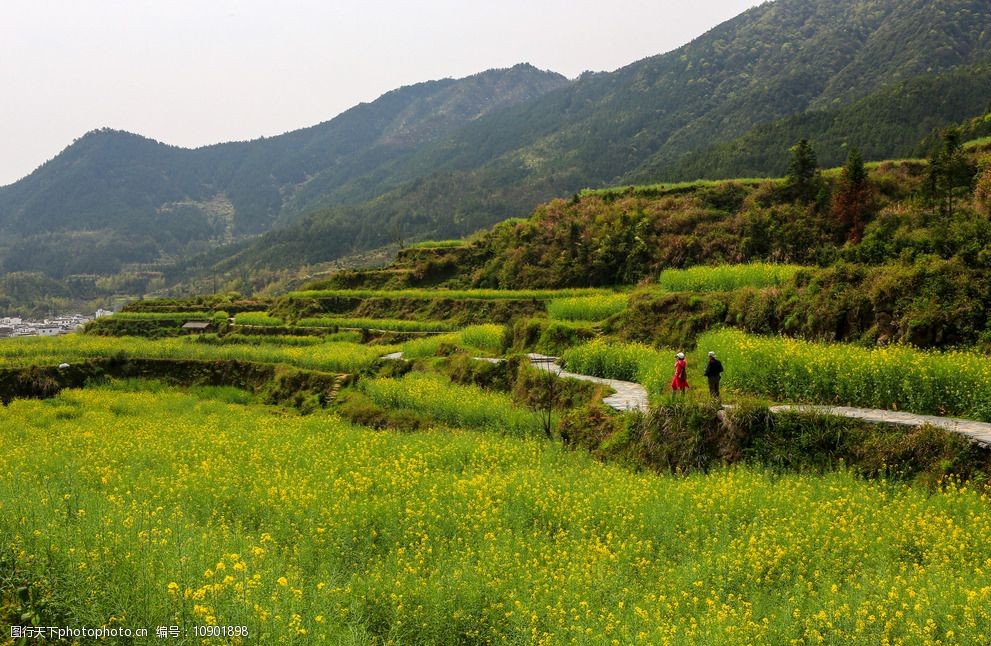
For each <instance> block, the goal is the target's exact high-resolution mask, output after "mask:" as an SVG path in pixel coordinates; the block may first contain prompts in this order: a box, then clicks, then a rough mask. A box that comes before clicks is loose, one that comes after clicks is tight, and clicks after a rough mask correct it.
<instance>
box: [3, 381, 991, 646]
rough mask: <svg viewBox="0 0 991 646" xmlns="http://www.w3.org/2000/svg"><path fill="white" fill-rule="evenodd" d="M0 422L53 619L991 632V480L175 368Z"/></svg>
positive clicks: (302, 632)
mask: <svg viewBox="0 0 991 646" xmlns="http://www.w3.org/2000/svg"><path fill="white" fill-rule="evenodd" d="M0 428H2V429H3V432H2V433H0V564H2V567H3V575H4V579H3V580H4V582H5V583H4V585H17V586H20V585H28V586H30V590H31V595H32V596H31V598H32V599H34V600H37V602H38V607H37V610H38V611H39V612H40V613H41V615H40V616H41V620H42V621H43V622H53V623H58V622H71V623H72V624H75V625H86V626H92V627H98V626H107V625H118V626H121V625H122V626H157V625H166V626H167V625H173V624H174V625H183V626H187V627H191V626H193V625H211V624H216V625H218V626H245V627H247V631H248V637H247V638H242V637H232V638H230V639H229V640H227V641H230V642H232V643H248V642H250V643H262V644H270V643H298V644H302V643H318V642H328V643H334V644H336V643H386V644H447V643H478V644H501V643H517V644H523V643H525V644H565V643H579V644H600V643H601V644H652V645H653V644H695V643H710V644H716V643H718V644H748V643H768V644H788V643H825V642H828V643H840V642H851V643H878V644H880V643H889V644H899V643H902V644H925V643H931V644H940V643H941V644H978V643H988V641H989V639H991V541H988V536H991V506H989V503H991V500H989V499H988V497H987V496H986V495H984V494H982V493H979V492H977V491H973V490H970V489H968V488H965V487H962V486H959V485H956V486H955V485H952V484H950V485H947V486H945V487H944V488H943V489H941V490H940V491H937V492H935V493H930V492H926V491H921V490H918V489H914V488H912V487H909V486H905V485H902V484H894V483H889V482H885V481H873V482H865V481H862V480H858V479H857V478H855V477H853V476H852V475H849V474H846V473H842V472H840V473H834V474H829V475H825V476H811V475H772V474H766V473H763V472H760V471H754V470H749V469H732V470H723V471H718V472H714V473H711V474H708V475H703V474H698V475H692V476H688V477H677V476H662V475H653V474H644V473H633V472H631V471H628V470H625V469H623V468H620V467H617V466H610V465H604V464H601V463H598V462H596V461H594V460H592V459H591V458H589V457H588V456H587V455H585V454H582V453H574V452H571V451H568V450H565V449H563V448H561V447H560V446H559V445H556V444H553V443H549V442H545V441H540V440H534V439H525V438H523V439H521V438H513V437H509V436H506V435H499V434H493V433H473V432H462V431H450V430H436V431H428V432H423V433H415V434H401V433H387V432H373V431H370V430H368V429H364V428H356V427H353V426H350V425H348V424H346V423H344V422H342V421H341V420H340V419H338V418H337V417H335V416H333V415H331V414H328V413H316V414H314V415H309V416H299V415H296V414H294V413H289V412H286V411H283V410H280V409H275V408H267V407H262V406H244V405H236V404H229V403H224V402H221V401H217V400H211V399H208V398H204V397H197V396H194V395H191V394H187V393H183V392H180V391H175V390H168V389H165V390H160V391H159V392H156V393H148V392H140V391H138V392H125V391H124V390H120V389H116V390H115V389H113V388H110V387H107V388H96V389H89V390H84V391H78V390H69V391H65V392H63V393H62V394H61V395H60V396H58V397H57V398H54V399H51V400H46V401H15V402H13V403H12V404H11V405H10V406H9V407H6V408H2V409H0ZM4 592H5V594H6V593H7V592H8V591H6V590H5V591H4ZM181 641H183V640H180V642H181ZM194 641H196V640H194V639H193V637H191V636H190V637H187V638H186V639H185V642H186V643H193V642H194ZM172 643H175V642H172Z"/></svg>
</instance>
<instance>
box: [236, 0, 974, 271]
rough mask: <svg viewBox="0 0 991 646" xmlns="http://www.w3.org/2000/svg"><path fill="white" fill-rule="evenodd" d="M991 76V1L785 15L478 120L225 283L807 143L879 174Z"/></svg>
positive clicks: (769, 167) (723, 172)
mask: <svg viewBox="0 0 991 646" xmlns="http://www.w3.org/2000/svg"><path fill="white" fill-rule="evenodd" d="M989 62H991V9H989V7H988V6H987V5H986V3H984V2H980V1H977V0H950V1H943V0H940V1H936V0H915V1H913V2H908V3H906V2H899V1H895V0H841V1H839V2H825V1H821V0H819V1H809V0H778V1H777V2H773V3H767V4H764V5H761V6H760V7H757V8H754V9H751V10H750V11H747V12H745V13H744V14H741V15H740V16H738V17H737V18H734V19H733V20H730V21H728V22H726V23H724V24H723V25H720V26H719V27H717V28H715V29H713V30H712V31H710V32H709V33H707V34H705V35H703V36H701V37H699V38H698V39H696V40H694V41H692V42H691V43H689V44H688V45H686V46H684V47H682V48H680V49H677V50H675V51H672V52H669V53H667V54H663V55H660V56H655V57H651V58H647V59H644V60H642V61H639V62H636V63H633V64H631V65H629V66H627V67H625V68H623V69H620V70H617V71H616V72H612V73H605V74H586V75H584V76H582V77H581V78H579V79H578V80H577V81H576V82H575V83H573V84H572V85H569V86H567V87H563V88H561V89H559V90H556V91H553V92H548V93H547V94H545V95H544V96H542V97H541V98H539V99H537V100H534V101H530V102H526V103H521V104H519V105H516V106H514V107H512V108H509V109H507V110H503V111H500V112H498V113H495V114H492V115H489V116H488V117H486V118H483V119H479V120H478V121H475V122H473V123H471V124H469V125H467V126H466V127H465V128H463V129H461V130H460V131H458V132H457V133H455V134H454V135H452V136H450V137H448V138H445V139H441V140H438V141H437V142H435V143H433V144H431V145H429V146H426V147H424V148H423V149H422V150H420V151H419V152H417V153H416V154H414V155H411V156H410V157H408V158H406V159H403V160H399V161H397V162H396V163H394V164H392V165H391V166H390V167H389V173H388V174H381V173H379V174H375V175H374V176H366V177H363V178H359V179H356V180H354V181H352V182H350V183H348V184H346V185H345V186H343V187H341V189H339V190H338V191H337V192H335V193H330V194H328V195H326V196H325V198H324V201H325V203H327V204H328V208H327V209H325V210H323V211H321V212H316V213H314V214H312V215H310V216H309V217H307V218H306V219H305V220H304V221H302V222H301V223H300V225H299V226H298V227H293V228H289V229H286V230H283V231H279V232H275V233H272V234H270V235H268V236H266V237H264V238H263V239H261V240H260V241H258V243H257V244H255V245H253V248H249V249H246V250H244V251H241V252H240V253H239V255H238V256H237V257H236V258H231V259H230V260H228V261H226V262H225V263H222V264H220V265H218V268H219V269H224V270H230V269H233V268H237V269H238V270H239V271H251V270H253V269H257V268H259V267H272V266H284V265H285V260H284V259H286V258H293V259H295V258H303V259H305V260H306V262H319V261H322V260H327V259H330V258H334V257H336V256H340V255H342V254H347V253H350V252H352V251H353V250H355V249H362V248H368V247H374V246H380V245H383V244H386V243H388V242H391V241H394V240H396V239H398V238H401V237H403V235H405V236H406V237H410V236H412V237H417V236H422V237H450V236H458V235H463V234H465V233H467V232H471V231H473V230H476V229H478V228H481V227H484V226H488V225H491V224H492V223H494V222H497V221H498V220H501V219H504V218H506V217H511V216H519V215H525V214H527V213H529V212H530V210H531V209H532V208H533V207H534V206H536V205H537V204H539V203H541V202H543V201H546V200H548V199H551V198H553V197H558V196H564V195H570V194H572V193H574V192H576V191H578V190H580V189H582V188H584V187H587V186H593V187H594V186H605V185H611V184H616V183H629V182H645V181H656V180H658V179H664V180H681V179H694V178H696V177H708V176H724V177H725V176H737V175H739V174H741V172H740V171H742V170H744V169H745V170H746V173H745V174H748V175H763V176H768V175H774V174H780V172H781V170H782V168H781V166H780V164H781V161H780V160H781V159H783V158H785V156H786V152H787V148H788V147H789V146H791V145H792V144H793V143H794V142H795V141H796V140H797V139H799V138H801V137H808V138H811V139H812V140H813V143H814V144H815V147H816V148H817V149H823V148H826V149H828V151H829V152H828V154H825V155H824V159H825V160H828V161H830V162H838V161H840V160H842V158H843V157H844V156H845V154H846V148H845V147H844V146H843V145H842V144H844V143H848V144H849V145H853V146H861V147H863V149H864V150H865V152H866V153H867V156H868V158H869V159H870V158H874V159H880V158H887V157H890V156H900V155H902V154H906V153H907V152H914V151H915V149H916V148H917V146H918V142H919V140H920V139H921V138H922V137H924V136H926V135H927V134H928V133H929V132H930V131H931V130H932V129H933V128H936V127H941V126H945V125H947V124H949V123H952V122H954V121H958V120H960V119H963V118H965V117H967V116H969V115H973V114H975V113H978V112H981V111H982V110H983V109H984V107H985V106H987V105H988V104H989V103H991V84H989V83H986V82H984V79H985V78H986V77H987V74H988V72H987V68H986V67H980V65H981V64H983V63H989ZM861 140H863V141H861ZM727 142H732V143H727ZM714 146H721V147H716V148H714ZM765 148H767V152H766V153H765V152H764V149H765ZM875 155H876V156H875ZM383 191H387V192H384V193H383ZM362 199H363V200H364V201H362ZM400 232H405V233H404V234H401V233H400Z"/></svg>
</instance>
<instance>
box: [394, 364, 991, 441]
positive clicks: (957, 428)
mask: <svg viewBox="0 0 991 646" xmlns="http://www.w3.org/2000/svg"><path fill="white" fill-rule="evenodd" d="M527 356H528V357H529V358H530V362H531V363H532V364H533V365H534V367H536V368H538V369H540V370H545V371H548V372H551V373H553V374H554V375H556V376H558V377H561V378H568V379H579V380H581V381H590V382H592V383H596V384H603V385H606V386H609V387H610V388H612V389H613V390H614V391H616V392H615V393H614V394H612V395H610V396H608V397H605V398H603V400H602V403H604V404H605V405H606V406H609V407H611V408H614V409H616V410H619V411H630V410H639V411H642V412H646V411H647V410H649V408H650V403H649V398H648V395H647V389H646V388H644V387H643V386H642V385H641V384H638V383H634V382H632V381H620V380H618V379H603V378H601V377H593V376H591V375H582V374H578V373H574V372H568V371H567V370H565V369H564V368H562V367H561V366H560V364H558V363H557V357H551V356H547V355H543V354H529V355H527ZM382 358H383V359H388V360H399V359H402V358H403V353H402V352H393V353H392V354H387V355H385V356H384V357H382ZM476 358H477V359H478V360H479V361H488V362H490V363H499V362H501V361H502V359H494V358H485V357H476ZM727 408H728V407H727ZM770 410H771V412H772V413H788V412H799V413H802V412H807V413H815V414H817V415H833V416H836V417H847V418H851V419H860V420H864V421H865V422H870V423H873V424H890V425H892V426H913V427H914V426H923V425H926V424H928V425H929V426H935V427H937V428H942V429H945V430H947V431H952V432H954V433H959V434H961V435H963V436H965V437H967V438H969V439H970V440H972V441H973V442H976V443H978V444H982V445H984V446H988V447H991V424H988V423H986V422H977V421H974V420H970V419H961V418H957V417H939V416H936V415H917V414H915V413H906V412H902V411H892V410H883V409H880V408H856V407H852V406H823V405H812V404H780V405H775V406H771V407H770Z"/></svg>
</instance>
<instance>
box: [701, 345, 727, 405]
mask: <svg viewBox="0 0 991 646" xmlns="http://www.w3.org/2000/svg"><path fill="white" fill-rule="evenodd" d="M703 374H704V375H705V378H706V379H708V380H709V394H710V395H712V396H713V397H714V398H716V399H719V379H720V376H721V375H722V374H723V364H722V362H720V361H719V359H717V358H716V353H715V352H710V353H709V362H708V363H707V364H705V372H704V373H703Z"/></svg>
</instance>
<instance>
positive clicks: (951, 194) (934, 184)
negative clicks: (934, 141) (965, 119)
mask: <svg viewBox="0 0 991 646" xmlns="http://www.w3.org/2000/svg"><path fill="white" fill-rule="evenodd" d="M961 139H962V136H961V133H960V130H959V129H958V128H947V129H946V130H944V131H943V133H942V136H941V140H942V141H941V142H940V145H939V146H938V147H936V148H935V149H934V150H933V152H932V154H931V155H930V156H929V170H928V173H927V175H926V191H927V193H928V194H929V197H930V199H931V200H932V202H933V206H934V208H939V207H940V206H941V205H942V206H943V207H944V208H943V210H944V212H945V213H946V214H947V215H948V216H952V215H953V200H954V198H955V197H956V196H957V193H959V192H960V189H966V190H970V188H971V186H972V185H973V183H974V175H976V174H977V167H976V166H974V163H973V162H971V161H970V160H969V159H968V158H967V156H966V155H965V154H964V151H963V144H962V141H961Z"/></svg>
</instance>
